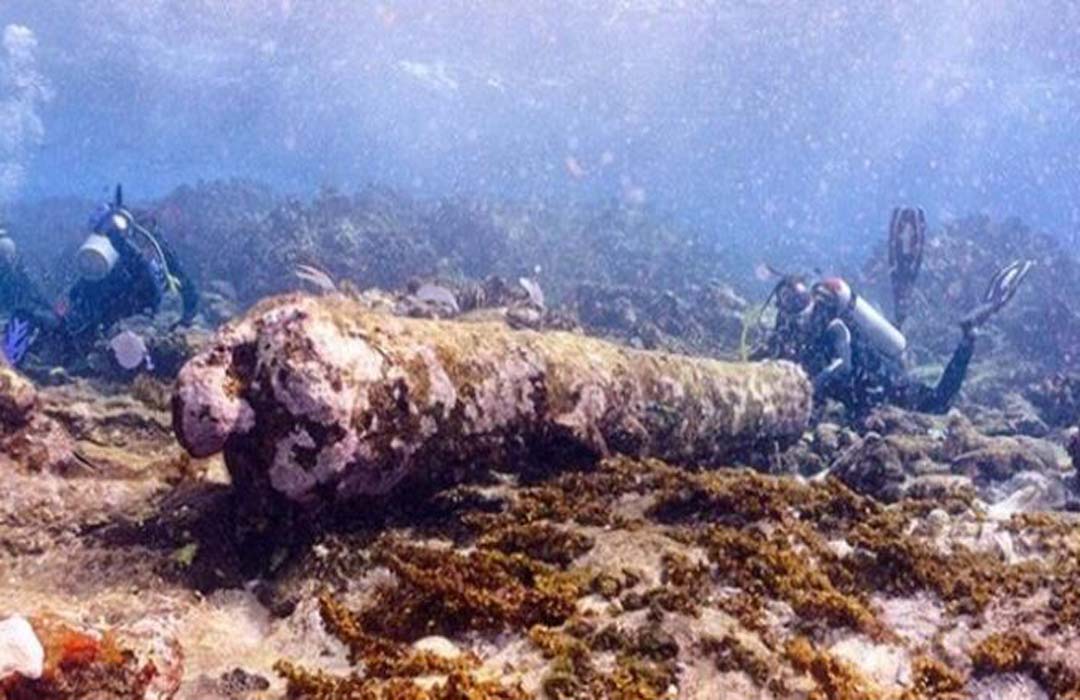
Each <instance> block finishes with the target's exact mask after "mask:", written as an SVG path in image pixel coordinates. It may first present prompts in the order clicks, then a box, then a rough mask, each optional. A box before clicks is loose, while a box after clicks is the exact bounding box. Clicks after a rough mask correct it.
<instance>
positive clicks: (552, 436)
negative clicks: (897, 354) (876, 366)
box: [174, 296, 810, 502]
mask: <svg viewBox="0 0 1080 700" xmlns="http://www.w3.org/2000/svg"><path fill="white" fill-rule="evenodd" d="M809 412H810V384H809V381H808V380H807V379H806V376H805V374H804V373H803V372H802V370H801V369H799V368H798V367H796V366H795V365H792V364H789V363H784V362H766V363H755V364H737V363H721V362H717V361H711V360H703V359H694V358H689V357H680V356H675V355H666V354H661V353H652V354H648V353H635V352H634V351H630V350H626V349H623V348H620V347H618V346H614V345H611V344H607V343H603V342H600V341H596V340H591V339H588V338H583V337H581V336H576V335H570V334H560V333H544V334H538V333H529V332H511V331H508V330H506V329H505V327H500V326H497V325H493V324H461V323H439V322H432V321H420V320H406V319H399V318H394V317H390V316H385V315H382V314H374V313H370V312H368V311H366V310H365V309H364V308H363V307H362V306H360V305H358V304H357V303H355V302H352V301H350V300H348V299H347V298H345V297H341V296H323V297H306V296H287V297H282V298H278V299H274V300H270V301H267V302H264V303H262V304H260V305H259V306H257V307H256V308H255V309H253V310H252V311H251V312H250V313H249V314H248V315H247V316H246V317H245V318H243V319H241V320H239V321H237V322H236V323H232V324H229V325H228V326H226V327H225V328H224V329H223V330H222V331H221V332H220V333H219V335H218V337H217V338H216V340H215V341H214V343H213V344H212V346H211V348H210V349H209V350H208V351H206V352H205V353H203V354H202V355H200V356H198V357H196V358H195V359H194V360H193V361H192V362H190V363H189V364H188V365H187V366H186V367H185V368H184V369H183V370H182V371H181V374H180V378H179V384H178V388H177V393H176V399H175V410H174V416H175V419H174V422H175V425H176V429H177V435H178V437H179V439H180V441H181V442H182V443H183V444H184V446H185V447H186V448H187V449H188V450H189V451H190V452H191V453H192V454H194V455H196V456H201V457H205V456H208V455H211V454H214V453H216V452H218V451H220V450H223V449H224V450H225V457H226V462H227V464H228V465H229V468H230V471H231V472H232V474H233V476H234V480H235V481H236V483H237V484H238V485H239V486H241V487H242V488H253V489H254V488H258V487H261V486H263V485H267V484H268V485H269V486H270V487H272V488H273V489H274V490H275V491H276V492H278V493H281V494H284V495H285V496H287V497H288V498H290V499H293V500H295V501H301V502H302V501H311V500H312V499H315V498H318V497H319V495H321V496H322V497H324V498H325V496H326V495H333V494H336V495H337V496H340V497H343V498H348V497H352V496H356V495H359V494H381V493H385V492H387V491H388V490H390V489H391V488H393V487H394V486H396V485H398V484H399V483H400V482H401V481H402V480H403V479H405V478H407V477H420V476H424V477H426V478H427V479H430V480H435V481H439V480H441V479H445V478H446V477H447V476H449V475H452V474H453V473H454V472H455V471H459V470H462V469H466V468H467V467H468V466H469V465H470V464H474V463H476V462H482V463H487V464H489V465H499V464H503V465H506V464H509V465H514V464H515V463H528V462H530V461H535V460H537V459H541V460H543V459H552V458H553V457H554V456H555V455H557V454H558V453H560V452H561V453H563V454H574V455H579V456H585V455H594V456H595V455H604V454H608V453H609V452H621V453H625V454H634V455H641V456H659V457H663V458H666V459H670V460H674V461H680V462H693V463H700V464H710V463H716V462H718V461H719V460H721V459H723V458H724V457H725V456H728V455H730V454H731V453H732V452H733V451H734V450H735V449H736V448H738V447H741V446H745V445H746V444H750V443H756V442H759V441H764V440H770V439H783V438H786V437H790V436H792V435H798V434H799V433H800V432H801V430H802V429H803V428H804V427H805V425H806V422H807V420H808V418H809ZM421 472H425V473H423V474H421Z"/></svg>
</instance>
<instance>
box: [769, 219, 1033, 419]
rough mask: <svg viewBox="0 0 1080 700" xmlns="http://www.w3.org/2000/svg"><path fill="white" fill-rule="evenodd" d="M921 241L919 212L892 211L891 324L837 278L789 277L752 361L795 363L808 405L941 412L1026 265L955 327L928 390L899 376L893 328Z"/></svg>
mask: <svg viewBox="0 0 1080 700" xmlns="http://www.w3.org/2000/svg"><path fill="white" fill-rule="evenodd" d="M924 240H925V218H924V217H923V214H922V212H921V211H920V210H914V209H898V210H896V211H894V213H893V221H892V225H891V226H890V241H889V259H890V268H891V277H892V282H893V294H894V300H895V302H896V309H897V317H898V323H897V325H893V324H892V323H890V322H889V321H888V320H887V319H886V318H885V317H884V316H883V315H882V314H881V313H880V312H879V311H878V310H877V309H875V308H874V307H873V306H872V305H870V303H869V302H867V301H866V300H864V299H862V298H861V297H859V296H858V295H856V294H855V293H854V292H853V291H852V290H851V288H850V287H849V286H848V284H847V283H846V282H845V281H844V280H842V279H840V278H837V277H832V278H826V279H823V280H821V281H820V282H818V283H816V284H814V285H813V286H809V285H808V284H807V283H806V281H805V280H803V279H802V278H799V277H796V276H790V275H789V276H785V277H784V278H783V279H781V280H780V282H779V283H778V284H777V285H776V288H775V289H774V290H773V294H772V295H770V299H771V298H772V297H773V296H775V298H776V304H777V318H776V325H775V327H774V329H773V332H772V333H771V335H770V336H769V338H768V339H767V341H766V343H765V345H764V346H763V347H762V348H760V349H759V350H757V351H756V352H755V353H753V355H752V357H753V358H755V359H764V358H777V359H788V360H792V361H795V362H798V363H799V364H800V365H802V366H803V368H804V369H806V371H807V373H808V374H809V375H810V376H811V377H812V378H813V381H814V395H815V400H817V401H822V400H824V399H827V398H828V399H834V400H837V401H840V402H841V403H843V404H844V406H846V407H847V409H848V410H849V411H850V412H852V413H853V414H854V415H855V416H860V415H863V414H865V413H866V412H867V411H869V410H870V409H871V408H873V407H874V406H878V405H881V404H892V405H896V406H900V407H901V408H906V409H909V410H915V411H922V412H925V413H944V412H946V411H947V410H948V409H949V406H950V404H951V403H952V401H953V399H954V398H955V397H956V394H957V392H959V390H960V386H961V384H962V383H963V381H964V377H965V376H966V374H967V368H968V364H969V362H970V361H971V356H972V353H973V352H974V350H975V330H976V328H978V327H979V326H981V325H982V324H983V323H985V322H986V320H987V319H989V318H990V317H991V316H992V315H993V314H994V313H996V312H997V311H999V310H1000V309H1001V308H1002V307H1003V306H1004V305H1005V304H1006V303H1008V301H1009V300H1010V299H1012V297H1013V295H1014V294H1015V293H1016V290H1017V289H1018V288H1019V285H1020V283H1021V281H1023V279H1024V277H1025V276H1026V275H1027V273H1028V272H1029V271H1030V269H1031V265H1032V263H1031V262H1030V261H1016V262H1014V263H1011V264H1009V265H1007V266H1005V267H1004V268H1002V269H1001V270H1000V271H999V272H998V273H997V274H995V275H994V277H993V278H992V279H991V281H990V285H989V287H988V289H987V292H986V295H985V296H984V299H983V302H982V303H981V304H980V305H979V306H978V307H976V308H975V309H974V310H973V311H972V312H971V313H969V314H968V315H967V316H966V317H965V318H964V319H963V320H962V321H961V322H960V331H961V339H960V343H959V344H958V345H957V347H956V350H954V351H953V355H952V357H951V358H950V360H949V363H948V365H946V367H945V371H944V373H943V374H942V376H941V379H940V380H939V381H938V383H937V384H936V385H935V386H927V385H925V384H922V383H921V382H918V381H916V380H914V379H913V378H911V377H910V376H909V375H908V374H907V372H906V371H905V368H904V365H903V359H902V358H903V354H904V350H905V349H906V347H907V340H906V339H905V338H904V336H903V334H901V333H900V330H899V329H898V327H897V326H898V325H899V323H900V322H901V321H902V320H903V317H904V316H906V311H907V306H908V300H909V298H910V293H911V289H912V287H913V285H914V281H915V279H916V277H917V275H918V271H919V267H920V265H921V258H922V244H923V241H924Z"/></svg>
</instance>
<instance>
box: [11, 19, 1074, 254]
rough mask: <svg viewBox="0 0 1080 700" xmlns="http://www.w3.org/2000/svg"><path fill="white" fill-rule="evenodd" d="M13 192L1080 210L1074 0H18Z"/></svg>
mask: <svg viewBox="0 0 1080 700" xmlns="http://www.w3.org/2000/svg"><path fill="white" fill-rule="evenodd" d="M0 23H2V25H3V27H4V30H3V31H4V33H3V54H4V55H3V74H2V75H0V78H2V85H3V89H2V92H0V99H2V100H3V101H2V103H0V120H2V124H3V134H4V137H3V139H0V158H2V159H3V162H2V164H0V190H2V195H3V196H4V197H5V199H6V200H7V202H8V203H10V202H11V201H13V200H16V199H19V198H38V197H42V196H52V195H78V196H82V197H89V196H92V197H101V196H103V195H104V194H105V192H106V191H107V188H108V187H109V186H110V185H111V184H112V183H115V182H117V181H123V182H124V183H125V184H126V186H127V187H128V189H129V191H131V192H132V193H134V196H137V197H152V196H158V195H161V194H164V193H165V192H167V191H169V190H170V189H172V188H173V187H175V186H177V185H179V184H181V183H190V182H194V181H198V180H209V179H216V178H222V177H233V176H240V177H246V178H252V179H255V180H259V181H262V182H266V183H268V184H270V185H271V186H273V187H275V188H278V189H280V190H283V191H286V192H295V193H301V194H305V193H311V192H313V191H315V190H316V189H317V188H318V187H320V186H323V185H332V186H337V187H341V188H345V189H353V188H355V187H358V186H361V185H363V184H366V183H378V184H384V185H390V186H394V187H397V188H402V189H405V190H408V191H411V192H414V193H416V194H419V195H444V194H453V193H465V194H470V195H477V194H478V195H483V196H486V197H494V198H507V199H532V198H536V199H541V200H543V199H549V198H557V199H567V198H570V199H581V200H612V199H623V200H625V201H629V202H632V203H641V202H645V203H648V204H649V205H651V206H653V207H655V208H657V209H659V210H662V211H667V212H671V213H673V214H675V215H677V216H679V217H681V218H682V219H684V220H685V221H687V222H689V223H691V224H693V225H695V226H697V227H699V229H700V230H702V231H705V232H708V235H714V236H716V239H717V240H718V241H729V242H742V241H748V240H755V241H761V240H769V241H773V242H775V243H778V244H779V243H783V242H785V241H786V242H787V243H788V244H790V243H792V242H798V241H799V240H805V239H806V237H814V238H818V239H821V238H825V237H828V238H829V239H830V240H834V241H837V242H838V243H837V244H838V245H842V246H844V247H848V246H860V244H862V243H864V242H866V241H869V240H871V239H873V240H875V241H876V240H878V239H879V238H880V236H881V232H882V231H883V228H884V225H885V223H886V221H887V212H888V211H889V209H890V208H891V207H892V206H895V205H898V204H909V203H910V204H918V205H921V206H923V207H924V208H925V209H926V211H927V214H928V216H929V217H930V219H931V220H932V221H934V222H940V221H943V220H948V219H950V218H952V217H959V216H963V215H966V214H969V213H972V212H985V213H988V214H990V215H991V216H992V217H998V218H1000V217H1004V216H1008V215H1019V216H1021V217H1022V218H1023V219H1024V220H1025V221H1026V222H1028V223H1029V224H1031V225H1033V226H1035V227H1037V228H1040V229H1044V230H1047V231H1049V232H1052V233H1054V234H1058V235H1061V236H1062V237H1065V238H1067V239H1071V237H1072V236H1073V235H1074V232H1075V230H1076V229H1077V228H1078V226H1080V207H1078V205H1077V201H1078V199H1080V197H1078V195H1080V174H1078V171H1077V163H1080V139H1078V138H1077V134H1078V133H1080V129H1078V126H1080V124H1078V120H1080V109H1078V107H1077V102H1078V99H1080V84H1078V69H1077V66H1078V65H1080V55H1078V54H1080V34H1078V31H1077V29H1076V27H1077V26H1080V6H1078V4H1077V3H1074V2H1069V1H1067V0H1042V1H1039V2H1025V3H1020V2H1000V1H997V2H985V1H981V0H980V1H975V0H946V1H944V2H942V1H935V2H892V1H883V0H868V1H866V2H858V3H856V2H836V1H828V2H809V3H808V2H800V1H795V0H778V1H765V0H758V1H753V2H749V1H748V2H709V1H705V0H700V1H698V0H684V1H681V2H667V1H664V2H662V1H660V0H590V1H585V0H581V1H578V2H569V1H562V2H555V1H551V0H541V1H535V2H528V3H524V2H512V3H505V2H480V1H471V2H466V1H462V0H451V1H446V2H435V3H432V2H427V1H412V2H365V1H359V0H319V1H317V2H301V1H297V0H230V1H228V2H222V1H220V0H183V1H181V0H123V1H116V0H5V2H3V3H2V4H0Z"/></svg>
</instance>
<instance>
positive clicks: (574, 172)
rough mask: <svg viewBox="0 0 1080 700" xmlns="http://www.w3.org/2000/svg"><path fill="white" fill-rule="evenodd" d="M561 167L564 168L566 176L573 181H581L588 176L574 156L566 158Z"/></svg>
mask: <svg viewBox="0 0 1080 700" xmlns="http://www.w3.org/2000/svg"><path fill="white" fill-rule="evenodd" d="M563 165H564V166H565V167H566V174H567V175H569V176H570V177H572V178H574V179H575V180H582V179H584V178H585V176H586V175H588V174H589V173H588V172H587V171H586V170H585V167H584V166H583V165H582V164H581V162H580V161H579V160H578V159H577V158H575V157H574V156H566V160H564V161H563Z"/></svg>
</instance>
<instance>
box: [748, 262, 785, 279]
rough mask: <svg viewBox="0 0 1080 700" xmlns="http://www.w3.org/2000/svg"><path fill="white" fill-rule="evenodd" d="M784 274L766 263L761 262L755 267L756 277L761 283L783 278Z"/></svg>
mask: <svg viewBox="0 0 1080 700" xmlns="http://www.w3.org/2000/svg"><path fill="white" fill-rule="evenodd" d="M783 276H784V273H782V272H780V271H779V270H777V269H776V268H775V267H773V266H772V265H770V264H769V263H766V262H760V263H758V264H757V265H754V277H755V278H757V280H758V281H759V282H768V281H769V280H771V279H776V278H778V277H783Z"/></svg>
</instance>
